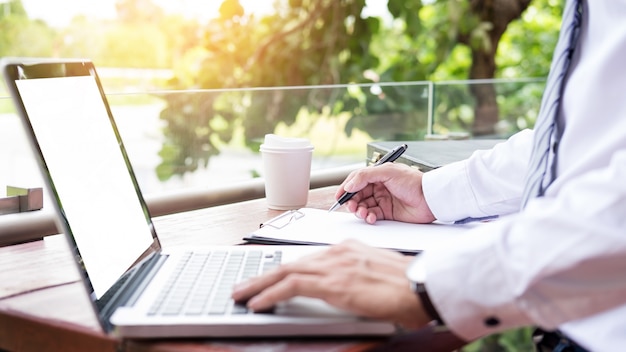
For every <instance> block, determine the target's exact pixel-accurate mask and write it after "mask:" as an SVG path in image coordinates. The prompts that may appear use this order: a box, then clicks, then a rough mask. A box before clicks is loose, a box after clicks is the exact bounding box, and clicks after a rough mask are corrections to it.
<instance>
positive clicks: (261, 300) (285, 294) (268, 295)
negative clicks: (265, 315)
mask: <svg viewBox="0 0 626 352" xmlns="http://www.w3.org/2000/svg"><path fill="white" fill-rule="evenodd" d="M326 286H327V285H323V284H321V280H320V277H319V275H312V274H301V273H292V274H290V275H288V276H286V277H285V278H284V279H283V280H281V281H280V282H278V283H276V284H275V285H273V286H270V287H268V288H266V289H265V290H263V291H262V292H260V293H259V294H257V295H256V296H254V297H252V298H251V299H250V301H248V308H250V309H251V310H253V311H265V310H267V309H269V308H272V307H273V306H275V305H276V304H277V303H279V302H282V301H286V300H288V299H290V298H293V297H296V296H304V297H311V298H320V299H324V297H326V296H328V294H327V293H326V292H327V291H328V290H329V289H332V288H329V287H326Z"/></svg>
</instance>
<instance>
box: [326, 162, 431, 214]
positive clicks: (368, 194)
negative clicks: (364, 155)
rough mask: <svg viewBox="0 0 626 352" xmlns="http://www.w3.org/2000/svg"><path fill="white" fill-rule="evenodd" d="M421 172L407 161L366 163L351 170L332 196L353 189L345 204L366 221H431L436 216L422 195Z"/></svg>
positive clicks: (338, 195) (336, 196)
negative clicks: (370, 165)
mask: <svg viewBox="0 0 626 352" xmlns="http://www.w3.org/2000/svg"><path fill="white" fill-rule="evenodd" d="M416 173H417V176H418V177H416ZM422 176H423V173H422V172H421V171H419V170H417V169H416V168H412V167H410V166H408V165H406V164H399V163H385V164H384V165H380V166H378V167H366V168H363V169H359V170H356V171H353V172H352V173H350V175H348V177H347V178H346V179H345V180H344V181H343V183H342V184H341V185H340V186H339V188H338V189H337V192H336V193H335V198H336V199H338V198H340V197H341V196H342V195H343V194H344V192H350V193H354V194H353V196H352V197H351V198H350V199H349V200H348V201H347V202H346V203H345V204H346V206H347V207H348V210H349V211H350V212H352V213H354V214H355V215H356V216H357V217H359V218H361V219H364V220H365V221H366V222H367V223H369V224H373V223H375V222H376V221H377V220H396V221H402V222H411V223H430V222H433V221H434V220H435V217H434V215H433V213H432V212H431V211H430V208H429V207H428V204H426V200H425V199H424V194H423V192H422Z"/></svg>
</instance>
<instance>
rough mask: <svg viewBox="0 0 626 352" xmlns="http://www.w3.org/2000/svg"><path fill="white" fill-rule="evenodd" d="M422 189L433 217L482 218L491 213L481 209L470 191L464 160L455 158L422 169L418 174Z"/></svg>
mask: <svg viewBox="0 0 626 352" xmlns="http://www.w3.org/2000/svg"><path fill="white" fill-rule="evenodd" d="M422 191H423V193H424V198H425V199H426V203H427V204H428V207H429V208H430V211H431V212H432V213H433V215H434V216H435V218H437V220H440V221H444V222H454V221H457V220H461V219H465V218H468V217H472V218H482V217H485V216H489V215H493V214H487V213H485V212H483V211H481V210H480V209H479V207H478V204H477V202H476V197H475V195H474V194H473V193H472V187H471V184H470V180H469V176H468V172H467V161H466V160H464V161H458V162H455V163H451V164H448V165H446V166H445V167H442V168H438V169H435V170H432V171H429V172H426V173H425V174H424V176H423V178H422ZM442 194H445V195H446V196H445V197H442V196H441V195H442Z"/></svg>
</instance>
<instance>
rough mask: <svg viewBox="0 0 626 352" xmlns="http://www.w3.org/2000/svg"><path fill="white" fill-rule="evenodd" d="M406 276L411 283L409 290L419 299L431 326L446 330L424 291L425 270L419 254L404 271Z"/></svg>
mask: <svg viewBox="0 0 626 352" xmlns="http://www.w3.org/2000/svg"><path fill="white" fill-rule="evenodd" d="M406 276H407V278H408V279H409V282H410V283H411V290H412V291H413V292H414V293H415V294H416V295H417V296H418V297H419V299H420V301H421V302H422V307H424V311H425V312H426V314H427V315H428V316H429V317H430V318H431V319H432V324H433V325H434V326H435V327H438V328H439V329H442V328H443V329H446V328H445V324H444V322H443V320H442V319H441V317H440V316H439V313H438V312H437V309H435V307H434V306H433V304H432V302H431V301H430V297H429V296H428V292H427V291H426V285H425V284H424V281H426V268H425V267H424V263H423V259H422V257H421V256H420V255H419V254H418V255H417V257H415V259H414V260H413V262H412V263H411V265H409V267H408V269H407V270H406Z"/></svg>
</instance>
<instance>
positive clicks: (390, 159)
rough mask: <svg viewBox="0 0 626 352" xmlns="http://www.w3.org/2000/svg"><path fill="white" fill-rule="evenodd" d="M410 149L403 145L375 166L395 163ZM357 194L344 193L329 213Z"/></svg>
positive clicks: (386, 155) (394, 149)
mask: <svg viewBox="0 0 626 352" xmlns="http://www.w3.org/2000/svg"><path fill="white" fill-rule="evenodd" d="M407 148H408V146H407V145H406V144H402V145H399V146H397V147H395V148H393V149H392V150H391V151H390V152H389V153H387V154H385V155H384V156H383V157H382V158H380V159H379V160H378V161H377V162H376V164H374V166H378V165H381V164H384V163H390V162H393V161H395V160H396V159H398V158H399V157H400V155H402V154H403V153H404V152H405V151H406V149H407ZM354 195H355V193H353V192H344V193H343V194H342V195H341V197H339V199H337V201H336V202H335V204H333V206H332V207H330V209H328V212H329V213H330V212H331V211H334V210H335V209H337V208H339V207H340V206H342V205H343V204H344V203H345V202H347V201H349V200H350V198H352V196H354Z"/></svg>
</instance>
